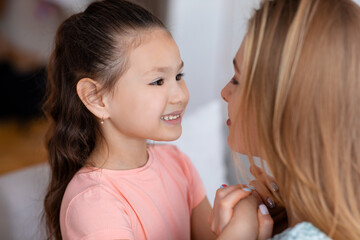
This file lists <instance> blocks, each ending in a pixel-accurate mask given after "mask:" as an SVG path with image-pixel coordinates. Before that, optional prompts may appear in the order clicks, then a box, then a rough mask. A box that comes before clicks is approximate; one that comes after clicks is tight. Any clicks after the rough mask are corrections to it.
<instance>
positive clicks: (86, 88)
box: [76, 78, 108, 119]
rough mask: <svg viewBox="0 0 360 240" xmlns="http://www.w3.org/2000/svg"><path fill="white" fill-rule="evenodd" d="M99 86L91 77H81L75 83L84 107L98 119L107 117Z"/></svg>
mask: <svg viewBox="0 0 360 240" xmlns="http://www.w3.org/2000/svg"><path fill="white" fill-rule="evenodd" d="M100 89H101V86H100V84H99V83H98V82H96V81H94V80H92V79H91V78H82V79H80V81H79V82H78V83H77V85H76V91H77V94H78V96H79V98H80V99H81V101H82V102H83V103H84V105H85V107H86V108H87V109H88V110H89V111H90V112H92V114H94V115H95V116H96V117H98V118H99V119H105V118H108V112H107V110H106V108H105V104H104V102H103V96H102V92H101V91H100Z"/></svg>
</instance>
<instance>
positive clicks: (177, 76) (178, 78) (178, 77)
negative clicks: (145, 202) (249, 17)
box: [175, 73, 184, 81]
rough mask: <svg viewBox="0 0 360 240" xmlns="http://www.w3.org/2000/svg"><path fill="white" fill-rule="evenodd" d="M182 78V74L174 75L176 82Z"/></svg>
mask: <svg viewBox="0 0 360 240" xmlns="http://www.w3.org/2000/svg"><path fill="white" fill-rule="evenodd" d="M183 76H184V73H179V74H178V75H176V77H175V78H176V81H180V80H181V79H182V78H183Z"/></svg>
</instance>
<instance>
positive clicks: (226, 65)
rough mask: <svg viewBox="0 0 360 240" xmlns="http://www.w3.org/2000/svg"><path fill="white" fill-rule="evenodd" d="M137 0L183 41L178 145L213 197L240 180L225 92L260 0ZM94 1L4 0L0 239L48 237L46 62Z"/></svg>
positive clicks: (0, 23) (0, 25)
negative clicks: (184, 105) (185, 92)
mask: <svg viewBox="0 0 360 240" xmlns="http://www.w3.org/2000/svg"><path fill="white" fill-rule="evenodd" d="M133 1H134V2H136V3H139V4H140V5H143V6H144V7H146V8H147V9H149V10H150V11H152V12H153V13H154V14H155V15H157V16H158V17H159V18H160V19H161V20H163V21H164V23H165V25H166V26H167V27H168V29H169V31H170V32H171V33H172V35H173V37H174V39H175V41H176V42H177V44H178V46H179V48H180V52H181V55H182V59H183V61H184V63H185V68H184V72H185V81H186V83H187V86H188V89H189V92H190V102H189V105H188V109H187V112H186V114H185V116H184V119H183V135H182V137H181V138H180V139H179V140H177V141H175V142H174V143H173V144H176V145H177V146H178V147H179V148H180V149H181V150H182V151H183V152H185V153H186V154H187V155H188V156H189V157H190V158H191V160H192V161H193V163H194V165H195V166H196V168H197V169H198V171H199V173H200V175H201V177H202V180H203V182H204V185H205V187H206V190H207V195H208V198H209V200H210V202H213V199H214V196H215V192H216V189H217V188H218V187H219V186H220V185H221V184H223V183H227V184H235V183H236V182H237V180H236V177H235V174H234V168H233V164H232V162H231V157H230V150H229V148H228V147H227V134H228V133H227V126H226V124H225V122H226V120H227V109H226V105H225V103H224V102H223V101H222V99H221V97H220V91H221V89H222V87H223V86H225V84H226V83H227V82H228V81H229V80H230V79H231V77H232V75H233V68H232V59H233V57H234V55H235V53H236V51H237V49H238V47H239V46H240V43H241V39H242V37H243V35H244V32H245V30H246V21H247V19H248V18H249V16H250V15H251V12H252V9H253V8H254V7H256V6H257V4H258V2H259V0H225V1H224V0H138V1H136V0H133ZM90 2H91V1H90V0H26V1H24V0H0V239H44V238H45V237H44V227H43V224H42V223H41V215H42V201H43V196H44V192H45V189H46V185H47V181H48V179H49V177H48V174H49V170H48V167H47V164H46V152H45V143H44V135H45V133H46V127H47V122H46V120H45V119H44V117H43V115H42V113H41V101H42V97H43V94H44V89H45V80H46V75H45V67H46V62H47V59H48V57H49V54H50V52H51V49H52V44H53V43H52V41H53V38H54V34H55V31H56V29H57V26H58V25H59V24H60V23H61V22H62V21H63V20H64V19H65V18H67V17H68V16H69V15H71V14H73V13H76V12H78V11H81V10H83V9H84V8H85V7H86V6H87V5H88V4H89V3H90ZM356 2H358V3H359V2H360V0H356ZM240 159H242V161H244V159H245V157H244V156H240ZM245 160H246V159H245ZM244 162H245V161H244Z"/></svg>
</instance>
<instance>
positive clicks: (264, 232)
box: [218, 195, 273, 240]
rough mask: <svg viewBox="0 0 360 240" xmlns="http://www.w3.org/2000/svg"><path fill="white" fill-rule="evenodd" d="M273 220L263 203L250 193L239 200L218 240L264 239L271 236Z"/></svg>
mask: <svg viewBox="0 0 360 240" xmlns="http://www.w3.org/2000/svg"><path fill="white" fill-rule="evenodd" d="M272 228H273V221H272V219H271V216H270V215H269V212H268V211H267V208H266V206H265V205H264V204H261V205H260V207H259V205H258V201H257V199H256V198H255V197H254V196H252V195H250V196H248V197H246V198H245V199H242V200H240V202H238V203H237V204H236V206H235V208H234V214H233V217H232V218H231V220H230V222H229V223H228V224H227V225H226V226H225V228H224V230H223V231H222V232H221V234H220V235H219V238H218V240H221V239H224V240H225V239H226V240H232V239H234V240H235V239H236V240H242V239H244V240H265V239H268V238H270V237H271V233H272Z"/></svg>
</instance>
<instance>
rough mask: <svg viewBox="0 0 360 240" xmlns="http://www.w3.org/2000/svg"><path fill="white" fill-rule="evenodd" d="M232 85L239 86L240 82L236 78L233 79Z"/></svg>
mask: <svg viewBox="0 0 360 240" xmlns="http://www.w3.org/2000/svg"><path fill="white" fill-rule="evenodd" d="M231 83H232V84H234V85H238V84H239V82H238V80H236V79H235V78H232V79H231Z"/></svg>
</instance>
